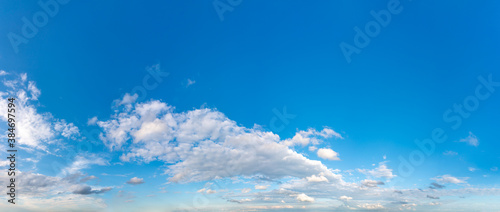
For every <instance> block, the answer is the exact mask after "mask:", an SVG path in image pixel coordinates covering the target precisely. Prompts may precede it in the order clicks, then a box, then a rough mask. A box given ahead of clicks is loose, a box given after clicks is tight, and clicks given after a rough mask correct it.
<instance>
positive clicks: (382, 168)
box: [358, 161, 396, 179]
mask: <svg viewBox="0 0 500 212" xmlns="http://www.w3.org/2000/svg"><path fill="white" fill-rule="evenodd" d="M358 171H359V172H361V173H363V174H366V175H371V176H374V177H379V178H386V179H392V178H394V177H396V175H394V174H392V169H389V168H388V167H387V165H386V161H384V162H380V163H379V166H378V167H377V168H375V169H372V170H367V169H358Z"/></svg>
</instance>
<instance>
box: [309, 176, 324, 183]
mask: <svg viewBox="0 0 500 212" xmlns="http://www.w3.org/2000/svg"><path fill="white" fill-rule="evenodd" d="M306 179H307V181H309V182H328V179H327V178H326V177H325V176H323V175H318V176H316V175H312V176H310V177H306Z"/></svg>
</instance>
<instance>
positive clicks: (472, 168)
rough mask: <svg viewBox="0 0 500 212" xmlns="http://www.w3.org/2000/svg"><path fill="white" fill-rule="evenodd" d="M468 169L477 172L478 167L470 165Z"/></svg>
mask: <svg viewBox="0 0 500 212" xmlns="http://www.w3.org/2000/svg"><path fill="white" fill-rule="evenodd" d="M468 169H469V171H471V172H475V171H477V169H476V168H474V167H469V168H468Z"/></svg>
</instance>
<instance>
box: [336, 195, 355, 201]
mask: <svg viewBox="0 0 500 212" xmlns="http://www.w3.org/2000/svg"><path fill="white" fill-rule="evenodd" d="M339 200H341V201H349V200H352V197H348V196H340V197H339Z"/></svg>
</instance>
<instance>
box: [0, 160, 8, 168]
mask: <svg viewBox="0 0 500 212" xmlns="http://www.w3.org/2000/svg"><path fill="white" fill-rule="evenodd" d="M9 165H10V161H8V160H2V161H0V167H4V166H9Z"/></svg>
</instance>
